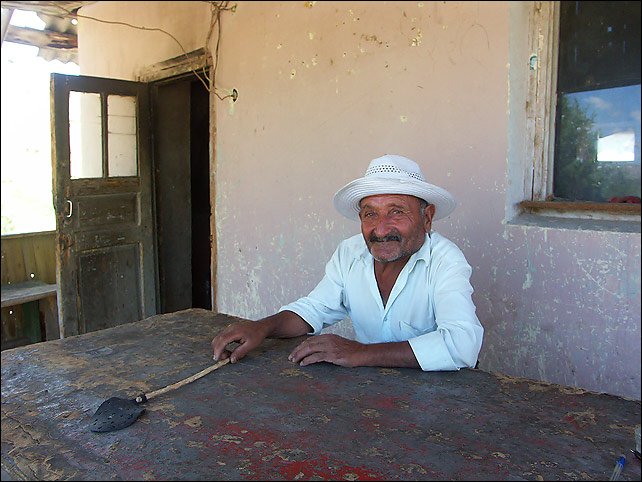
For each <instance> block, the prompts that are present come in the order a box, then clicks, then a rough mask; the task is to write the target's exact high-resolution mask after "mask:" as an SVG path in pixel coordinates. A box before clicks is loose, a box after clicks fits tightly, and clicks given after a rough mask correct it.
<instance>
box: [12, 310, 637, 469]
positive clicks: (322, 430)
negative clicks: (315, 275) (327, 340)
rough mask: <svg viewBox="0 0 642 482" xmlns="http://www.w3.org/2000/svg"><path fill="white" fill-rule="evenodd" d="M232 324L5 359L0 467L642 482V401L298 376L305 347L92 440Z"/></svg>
mask: <svg viewBox="0 0 642 482" xmlns="http://www.w3.org/2000/svg"><path fill="white" fill-rule="evenodd" d="M231 321H233V319H232V318H231V317H228V316H224V315H217V314H214V313H211V312H209V311H206V310H201V309H190V310H185V311H181V312H177V313H173V314H168V315H160V316H155V317H152V318H148V319H146V320H143V321H139V322H135V323H131V324H126V325H121V326H118V327H115V328H110V329H106V330H103V331H99V332H93V333H88V334H85V335H80V336H75V337H70V338H66V339H63V340H54V341H48V342H44V343H37V344H34V345H29V346H26V347H20V348H15V349H12V350H7V351H4V352H3V353H2V468H3V470H4V471H6V472H8V473H9V474H10V476H11V477H14V478H16V479H32V480H35V479H38V480H45V479H47V480H51V479H56V480H65V479H75V480H107V479H110V480H123V479H125V480H154V479H164V480H168V479H169V480H277V479H278V480H286V479H287V480H299V479H301V480H327V479H332V480H350V481H351V480H427V479H442V480H464V479H466V480H470V479H476V480H480V479H481V480H608V478H609V476H610V475H611V472H612V470H613V467H614V464H615V462H616V460H617V458H618V456H619V454H620V453H624V454H626V456H627V464H626V467H625V469H624V471H623V472H622V479H623V480H640V462H639V461H638V460H637V459H636V458H635V457H634V456H633V455H632V454H631V453H630V452H629V449H631V448H634V428H635V426H636V425H639V424H640V401H638V400H628V399H624V398H620V397H616V396H611V395H606V394H597V393H593V392H587V391H584V390H581V389H577V388H570V387H564V386H558V385H552V384H547V383H542V382H537V381H534V380H528V379H522V378H513V377H508V376H502V375H499V374H496V373H490V372H486V371H483V370H472V369H466V370H461V371H459V372H421V371H420V370H416V369H382V368H353V369H349V368H342V367H338V366H334V365H330V364H325V363H324V364H316V365H311V366H308V367H300V366H298V365H295V364H293V363H291V362H289V361H288V360H287V355H288V353H289V352H290V351H291V350H292V349H293V347H294V346H296V344H297V343H298V342H300V341H301V340H300V339H298V340H297V339H295V340H267V341H266V343H265V344H264V345H263V346H262V347H261V348H260V349H259V350H257V351H256V352H253V353H252V354H251V355H249V356H248V357H246V358H245V359H244V360H242V361H241V362H239V363H236V364H233V365H232V364H228V365H225V366H223V367H222V368H220V369H219V370H217V371H215V372H212V373H210V374H209V375H207V376H206V377H204V378H201V379H200V380H197V381H195V382H193V383H191V384H188V385H186V386H184V387H182V388H179V389H178V390H174V391H170V392H168V393H166V394H164V395H160V396H158V397H157V398H154V399H152V400H150V401H149V402H147V404H146V405H147V410H146V411H145V412H144V413H143V414H142V415H141V416H140V418H138V420H136V422H134V424H133V425H131V426H129V427H127V428H125V429H123V430H119V431H115V432H107V433H94V432H91V431H90V430H89V422H90V420H91V418H92V417H93V414H94V412H95V411H96V409H97V408H98V406H99V405H100V404H101V403H102V402H103V401H104V400H106V399H108V398H109V397H112V396H118V397H123V398H134V397H135V396H136V395H138V394H139V393H141V392H149V391H152V390H156V389H158V388H162V387H164V386H167V385H169V384H171V383H174V382H176V381H179V380H182V379H184V378H186V377H188V376H190V375H192V374H194V373H196V372H197V371H200V370H201V369H203V368H205V367H207V366H209V365H211V364H212V363H213V362H212V354H211V348H210V341H211V339H212V337H213V336H214V335H215V334H216V333H218V332H219V331H220V330H221V329H222V328H223V327H224V326H226V325H227V324H228V323H230V322H231Z"/></svg>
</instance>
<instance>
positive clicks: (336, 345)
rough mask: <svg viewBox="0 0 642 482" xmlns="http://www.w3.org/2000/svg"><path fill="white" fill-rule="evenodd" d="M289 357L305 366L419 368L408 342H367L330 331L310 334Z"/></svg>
mask: <svg viewBox="0 0 642 482" xmlns="http://www.w3.org/2000/svg"><path fill="white" fill-rule="evenodd" d="M288 360H290V361H292V362H294V363H300V364H301V365H302V366H305V365H310V364H312V363H318V362H328V363H334V364H335V365H340V366H342V367H365V366H376V367H408V368H419V362H418V361H417V358H416V357H415V354H414V352H413V351H412V348H411V347H410V343H408V342H407V341H400V342H390V343H371V344H364V343H359V342H358V341H352V340H348V339H346V338H343V337H341V336H338V335H330V334H328V335H315V336H311V337H309V338H308V339H306V340H305V341H304V342H303V343H301V344H300V345H299V346H297V347H296V348H295V349H294V350H293V351H292V353H290V356H289V357H288Z"/></svg>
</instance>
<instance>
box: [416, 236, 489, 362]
mask: <svg viewBox="0 0 642 482" xmlns="http://www.w3.org/2000/svg"><path fill="white" fill-rule="evenodd" d="M445 254H446V255H445V256H439V257H437V258H434V259H433V260H432V263H431V267H430V273H429V276H430V283H429V285H430V291H431V300H432V303H433V309H434V315H435V323H436V325H437V328H436V330H435V331H432V332H430V333H426V334H423V335H420V336H417V337H415V338H411V339H410V340H408V341H409V343H410V346H411V347H412V350H413V352H414V354H415V357H416V358H417V361H418V362H419V365H420V366H421V368H422V370H425V371H431V370H459V369H460V368H465V367H471V368H472V367H474V366H475V364H476V363H477V357H478V355H479V352H480V350H481V345H482V339H483V334H484V329H483V327H482V325H481V323H480V322H479V319H478V318H477V315H476V314H475V305H474V304H473V301H472V293H473V288H472V286H471V284H470V276H471V273H472V269H471V267H470V265H469V264H468V263H467V262H466V259H465V258H464V256H463V254H462V253H461V252H460V251H459V250H458V249H456V248H454V246H451V248H450V249H447V250H446V253H445Z"/></svg>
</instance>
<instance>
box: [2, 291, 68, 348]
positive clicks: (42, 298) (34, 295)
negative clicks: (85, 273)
mask: <svg viewBox="0 0 642 482" xmlns="http://www.w3.org/2000/svg"><path fill="white" fill-rule="evenodd" d="M57 291H58V288H57V285H55V284H47V283H44V282H42V281H38V280H33V281H23V282H21V283H12V284H8V285H2V308H8V307H12V306H18V305H21V308H22V312H23V316H24V326H23V330H22V337H21V338H20V339H18V340H16V341H15V342H14V343H12V344H14V345H16V346H19V345H20V344H26V343H37V342H39V341H45V340H54V339H57V338H60V329H59V327H58V314H57V310H58V308H57V296H56V295H57ZM41 311H42V312H43V314H44V324H43V325H42V326H41V323H40V312H41ZM43 329H44V331H45V333H43ZM4 348H11V347H10V346H4V344H3V349H4Z"/></svg>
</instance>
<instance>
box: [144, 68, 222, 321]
mask: <svg viewBox="0 0 642 482" xmlns="http://www.w3.org/2000/svg"><path fill="white" fill-rule="evenodd" d="M151 90H152V92H151V98H152V118H153V123H154V176H155V177H154V185H155V195H156V197H155V206H156V230H157V242H158V276H159V292H160V312H161V313H169V312H173V311H178V310H182V309H186V308H205V309H211V308H212V287H211V241H210V238H211V236H210V214H211V206H210V169H209V165H210V162H209V93H208V91H207V89H206V88H205V86H204V85H203V83H201V82H200V81H199V80H198V79H196V78H195V77H194V76H193V75H189V76H185V77H182V78H179V79H173V80H165V81H160V82H156V83H154V84H153V85H152V89H151Z"/></svg>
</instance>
